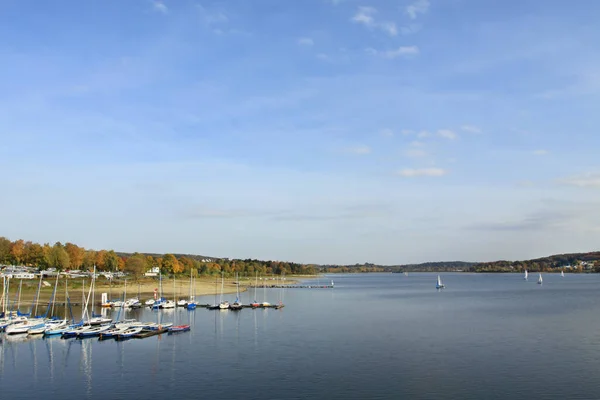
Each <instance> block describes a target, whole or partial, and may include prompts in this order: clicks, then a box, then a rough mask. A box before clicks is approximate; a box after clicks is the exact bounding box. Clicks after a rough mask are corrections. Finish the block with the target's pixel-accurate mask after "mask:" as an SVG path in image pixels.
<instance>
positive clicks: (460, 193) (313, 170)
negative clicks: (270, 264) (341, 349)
mask: <svg viewBox="0 0 600 400" xmlns="http://www.w3.org/2000/svg"><path fill="white" fill-rule="evenodd" d="M599 13H600V2H597V1H595V0H581V1H578V2H577V3H576V4H575V3H573V2H567V1H566V0H548V1H544V2H540V1H539V0H505V1H501V2H500V1H496V0H394V1H387V0H386V1H384V0H302V1H292V0H252V1H248V0H228V1H220V2H214V1H208V0H207V1H194V0H177V1H175V0H161V1H150V0H128V1H122V0H102V1H100V0H94V1H85V2H83V1H76V0H57V1H52V2H49V1H47V2H40V1H34V0H0V38H2V40H0V63H1V65H2V67H1V68H0V172H1V173H2V180H1V187H2V195H1V196H0V228H1V229H0V235H3V236H6V237H8V238H9V239H11V240H15V239H19V238H22V239H26V240H32V241H37V242H42V243H43V242H49V243H54V242H56V241H60V242H63V243H64V242H69V241H70V242H73V243H76V244H78V245H81V246H84V247H86V248H93V249H102V248H104V249H114V250H117V251H128V252H133V251H140V252H158V253H168V252H174V253H187V254H202V255H205V256H213V257H231V258H258V259H264V260H282V261H295V262H303V263H319V264H327V263H337V264H354V263H364V262H372V263H379V264H405V263H418V262H425V261H450V260H463V261H491V260H498V259H507V260H520V259H528V258H533V257H541V256H546V255H550V254H557V253H566V252H579V251H593V250H598V249H599V247H600V207H599V204H600V161H598V149H600V134H599V132H598V127H599V126H600V113H599V112H598V110H599V108H598V104H600V51H599V50H598V43H600V28H599V27H598V24H597V20H598V15H599Z"/></svg>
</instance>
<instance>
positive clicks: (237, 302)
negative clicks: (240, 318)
mask: <svg viewBox="0 0 600 400" xmlns="http://www.w3.org/2000/svg"><path fill="white" fill-rule="evenodd" d="M235 284H236V295H235V301H234V302H233V304H230V305H229V308H230V309H231V310H236V311H237V310H241V309H242V303H240V281H239V279H238V273H237V272H236V273H235Z"/></svg>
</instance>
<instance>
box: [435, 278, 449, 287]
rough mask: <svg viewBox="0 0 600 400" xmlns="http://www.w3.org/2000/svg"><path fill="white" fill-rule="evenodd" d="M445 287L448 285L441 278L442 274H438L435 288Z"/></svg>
mask: <svg viewBox="0 0 600 400" xmlns="http://www.w3.org/2000/svg"><path fill="white" fill-rule="evenodd" d="M445 287H446V285H444V284H443V283H442V279H441V278H440V276H439V275H438V276H437V283H436V284H435V288H436V289H443V288H445Z"/></svg>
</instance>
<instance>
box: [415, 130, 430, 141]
mask: <svg viewBox="0 0 600 400" xmlns="http://www.w3.org/2000/svg"><path fill="white" fill-rule="evenodd" d="M430 136H431V132H429V131H420V132H419V133H417V137H418V138H419V139H424V138H428V137H430Z"/></svg>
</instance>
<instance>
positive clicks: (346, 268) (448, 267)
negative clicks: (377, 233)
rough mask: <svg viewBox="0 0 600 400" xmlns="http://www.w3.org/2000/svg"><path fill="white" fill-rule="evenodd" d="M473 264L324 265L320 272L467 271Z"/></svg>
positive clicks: (456, 262)
mask: <svg viewBox="0 0 600 400" xmlns="http://www.w3.org/2000/svg"><path fill="white" fill-rule="evenodd" d="M473 265H474V263H470V262H464V261H443V262H427V263H422V264H404V265H377V264H371V263H364V264H353V265H325V266H322V267H321V271H322V272H327V273H359V272H417V271H419V272H441V271H468V270H469V269H470V268H471V267H472V266H473Z"/></svg>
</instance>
